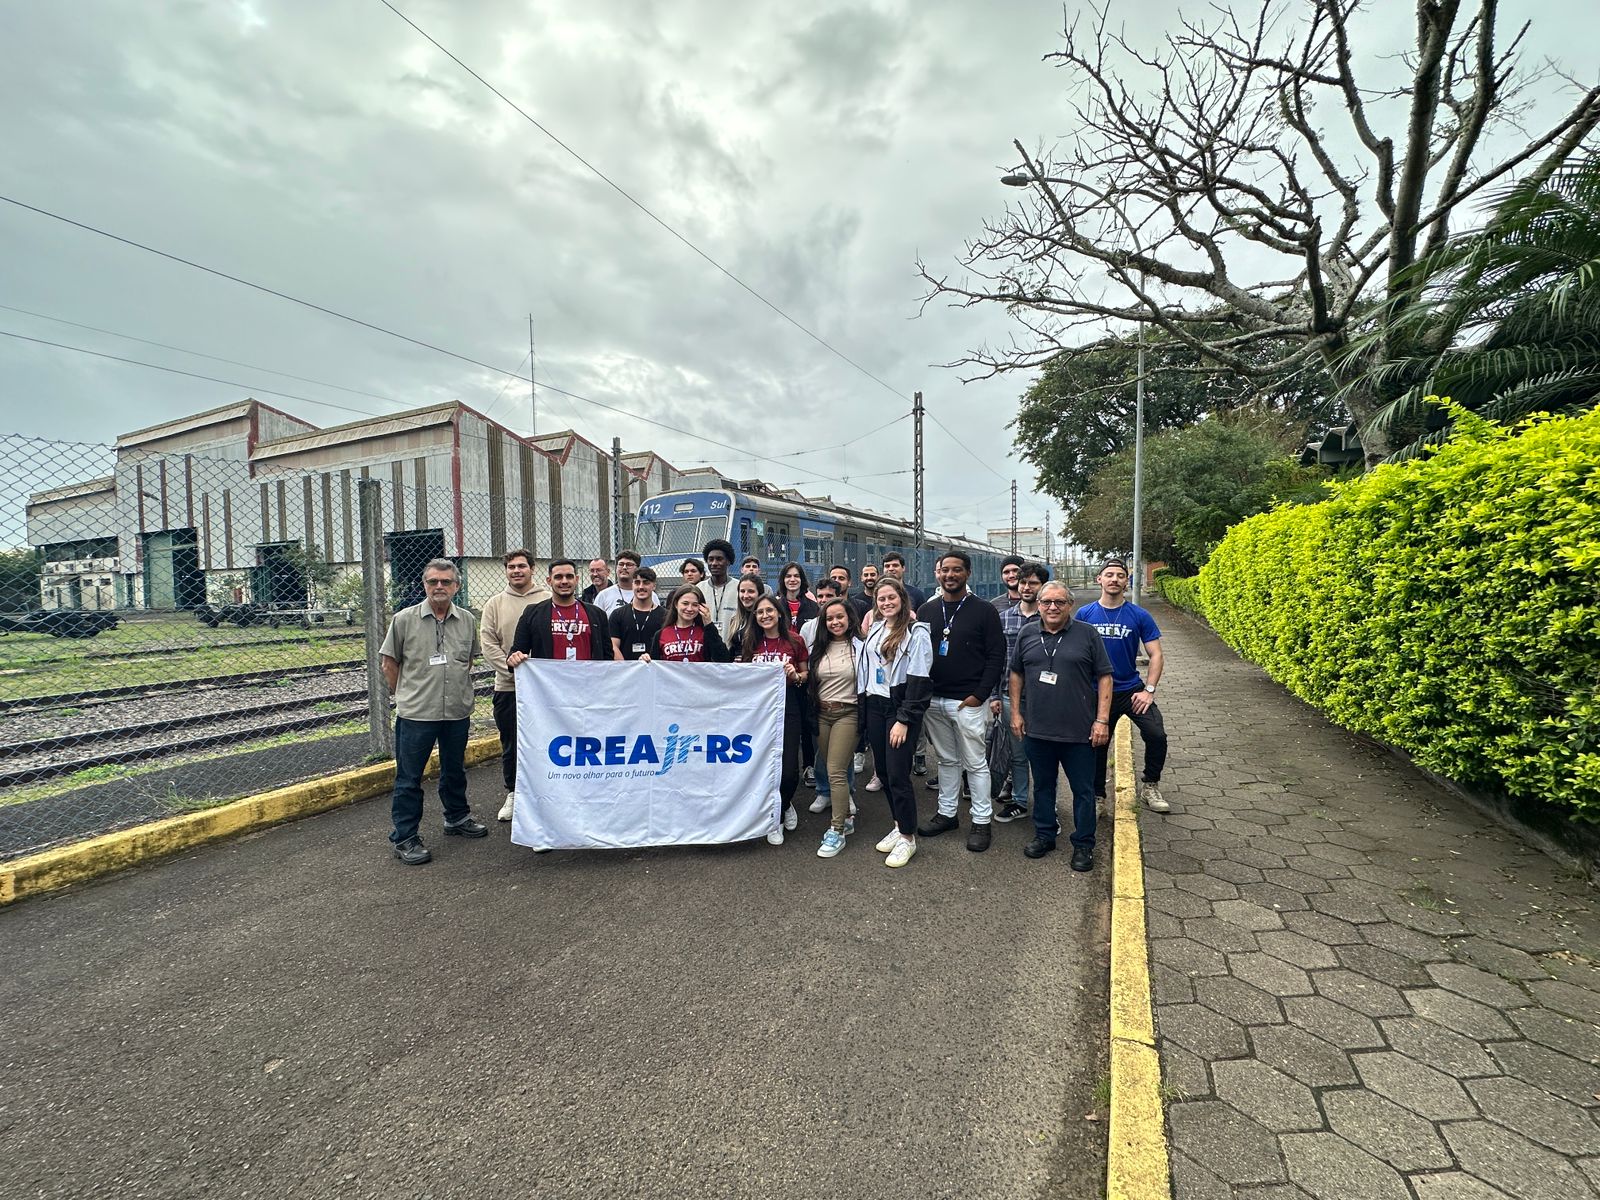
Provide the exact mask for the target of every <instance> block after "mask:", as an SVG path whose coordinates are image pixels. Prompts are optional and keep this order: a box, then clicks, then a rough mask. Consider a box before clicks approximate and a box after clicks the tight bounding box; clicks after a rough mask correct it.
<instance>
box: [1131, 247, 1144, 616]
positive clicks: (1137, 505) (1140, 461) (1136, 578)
mask: <svg viewBox="0 0 1600 1200" xmlns="http://www.w3.org/2000/svg"><path fill="white" fill-rule="evenodd" d="M1139 292H1140V294H1141V295H1142V294H1143V293H1144V272H1142V271H1141V272H1140V273H1139ZM1135 370H1136V371H1137V372H1138V382H1137V383H1136V384H1135V385H1134V401H1133V581H1132V583H1133V602H1134V603H1135V604H1137V603H1139V590H1140V589H1139V584H1140V583H1141V582H1142V581H1143V579H1144V322H1143V321H1140V322H1139V361H1138V364H1137V366H1136V367H1135Z"/></svg>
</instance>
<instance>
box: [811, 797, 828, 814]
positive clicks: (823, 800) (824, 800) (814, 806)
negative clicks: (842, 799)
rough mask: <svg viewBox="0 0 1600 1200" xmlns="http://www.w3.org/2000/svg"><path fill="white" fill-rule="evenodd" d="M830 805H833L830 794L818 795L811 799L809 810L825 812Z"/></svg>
mask: <svg viewBox="0 0 1600 1200" xmlns="http://www.w3.org/2000/svg"><path fill="white" fill-rule="evenodd" d="M832 807H833V797H832V796H818V797H817V798H816V799H815V800H813V801H812V802H811V811H812V812H827V811H828V810H829V809H830V808H832Z"/></svg>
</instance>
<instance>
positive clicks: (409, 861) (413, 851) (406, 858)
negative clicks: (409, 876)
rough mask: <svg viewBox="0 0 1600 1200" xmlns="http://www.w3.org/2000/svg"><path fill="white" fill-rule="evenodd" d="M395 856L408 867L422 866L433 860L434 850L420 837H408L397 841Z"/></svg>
mask: <svg viewBox="0 0 1600 1200" xmlns="http://www.w3.org/2000/svg"><path fill="white" fill-rule="evenodd" d="M485 832H488V831H487V830H485ZM394 856H395V857H396V858H398V859H399V860H400V861H401V862H403V863H405V865H406V866H408V867H420V866H421V865H422V864H423V863H425V862H432V861H433V851H431V850H429V849H428V848H427V847H426V846H424V845H423V844H422V839H421V838H419V837H408V838H407V839H406V840H405V841H403V842H396V843H395V846H394Z"/></svg>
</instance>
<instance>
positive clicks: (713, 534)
mask: <svg viewBox="0 0 1600 1200" xmlns="http://www.w3.org/2000/svg"><path fill="white" fill-rule="evenodd" d="M709 482H710V481H709V480H708V483H709ZM716 482H717V483H718V484H720V486H706V487H699V488H692V487H691V488H684V489H682V490H679V491H670V492H661V493H659V494H658V495H655V496H652V497H650V498H649V499H648V500H646V501H644V503H642V504H640V505H639V510H638V514H637V522H636V524H635V533H634V540H635V548H636V549H637V550H638V551H639V556H640V560H641V561H642V563H643V564H644V565H645V566H648V567H651V568H653V569H654V570H655V572H656V574H657V576H659V578H660V580H661V587H660V588H659V589H658V590H659V591H661V592H663V593H665V591H666V589H667V587H669V586H671V585H673V584H675V583H677V582H679V581H681V579H682V572H681V570H680V567H681V564H682V563H683V560H684V559H686V558H699V557H700V551H701V550H702V549H703V548H704V546H705V544H706V543H707V542H709V541H710V540H711V539H712V538H723V539H725V540H726V541H728V542H730V543H732V545H733V551H734V567H733V570H734V573H735V574H737V572H738V564H739V561H740V560H742V559H743V558H745V557H746V556H747V555H751V554H754V555H755V556H756V557H757V558H759V559H760V560H761V572H762V574H763V576H765V578H766V580H767V583H768V584H769V585H770V586H773V587H776V586H777V579H778V572H779V571H780V570H781V569H782V568H783V566H784V564H785V563H789V562H798V563H800V564H801V566H803V567H804V568H805V571H806V576H807V578H809V579H810V580H811V581H812V582H815V581H816V579H817V578H818V577H819V576H821V575H826V574H827V572H828V568H829V567H831V566H833V565H834V564H836V563H843V564H844V565H845V566H847V567H849V568H850V577H851V578H852V579H853V580H855V581H856V583H857V584H859V583H860V579H861V568H862V566H863V565H864V564H866V563H875V564H878V565H879V566H881V565H882V563H883V556H884V555H885V554H887V553H889V551H891V550H898V551H899V552H900V553H901V554H902V555H904V556H905V560H906V579H907V580H908V581H909V582H911V583H913V584H915V585H916V586H917V587H919V588H921V589H922V590H923V591H924V592H926V593H927V594H928V595H930V596H931V595H933V594H934V593H935V592H936V591H938V583H937V581H936V580H935V579H934V566H935V564H936V563H937V561H938V557H939V554H940V553H941V551H943V550H944V549H946V548H948V547H956V548H959V549H961V550H964V551H966V552H967V553H968V554H969V555H971V556H972V579H971V583H970V586H971V588H972V590H973V591H974V592H976V593H977V594H978V595H980V596H984V597H988V596H993V595H995V594H997V593H999V592H1000V591H1002V590H1004V584H1002V583H1001V581H1000V560H1001V558H1003V557H1004V556H1005V553H1006V552H1005V551H1003V550H1000V549H998V548H997V547H994V546H990V545H988V544H986V543H984V542H978V541H974V540H972V539H971V538H965V537H950V536H948V535H945V534H941V533H936V532H934V531H932V530H925V531H924V534H923V546H924V548H923V549H921V550H917V549H915V548H914V544H915V541H916V528H915V526H913V525H912V524H911V522H909V521H902V520H898V519H897V518H894V517H888V516H884V515H883V514H881V513H875V512H872V511H870V510H866V509H859V508H852V507H850V506H848V505H843V504H836V503H834V502H833V501H831V500H827V499H820V500H819V499H812V498H809V497H806V496H802V495H800V494H799V493H798V492H794V491H790V490H785V491H779V490H778V489H776V488H773V487H770V486H769V485H767V484H764V483H760V482H759V481H755V480H739V481H735V480H728V479H720V480H717V481H716Z"/></svg>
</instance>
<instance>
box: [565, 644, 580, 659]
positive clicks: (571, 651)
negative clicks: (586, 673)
mask: <svg viewBox="0 0 1600 1200" xmlns="http://www.w3.org/2000/svg"><path fill="white" fill-rule="evenodd" d="M567 661H568V662H577V661H578V648H577V647H576V646H568V647H567Z"/></svg>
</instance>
